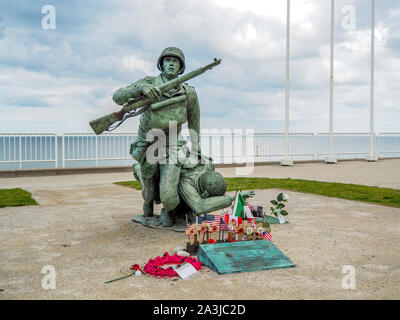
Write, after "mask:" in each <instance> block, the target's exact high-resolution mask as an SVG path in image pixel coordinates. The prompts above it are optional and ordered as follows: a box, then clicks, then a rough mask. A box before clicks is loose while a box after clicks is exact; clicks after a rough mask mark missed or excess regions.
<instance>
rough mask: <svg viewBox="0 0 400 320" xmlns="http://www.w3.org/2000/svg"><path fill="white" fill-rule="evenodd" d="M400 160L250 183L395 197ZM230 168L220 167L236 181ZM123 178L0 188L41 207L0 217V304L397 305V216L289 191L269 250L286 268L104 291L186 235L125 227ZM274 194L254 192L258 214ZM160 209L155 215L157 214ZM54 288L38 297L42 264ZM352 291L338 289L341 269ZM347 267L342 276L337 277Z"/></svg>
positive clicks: (136, 196)
mask: <svg viewBox="0 0 400 320" xmlns="http://www.w3.org/2000/svg"><path fill="white" fill-rule="evenodd" d="M399 168H400V159H394V160H380V161H378V162H376V163H368V162H364V161H348V162H339V163H338V164H335V165H328V164H325V163H308V164H295V165H294V166H293V167H281V166H279V165H269V166H262V167H255V168H254V172H252V173H251V176H258V177H271V178H286V177H290V178H301V179H309V180H321V181H337V182H345V183H356V184H365V185H376V186H382V187H390V188H395V189H400V170H399ZM235 170H236V169H235V168H221V169H219V171H220V172H221V173H223V174H224V175H225V176H235ZM131 179H132V175H131V174H130V173H114V174H113V173H104V174H81V175H66V176H48V177H46V176H43V177H18V178H0V188H12V187H21V188H24V189H26V190H28V191H30V192H32V195H33V197H34V198H35V199H36V200H37V201H38V202H39V205H38V206H25V207H9V208H1V209H0V299H400V248H399V240H400V209H398V208H390V207H384V206H379V205H371V204H366V203H360V202H354V201H349V200H341V199H334V198H325V197H322V196H317V195H311V194H303V193H298V192H292V191H287V192H286V193H287V194H288V195H289V196H290V200H289V203H288V211H289V216H288V220H289V222H290V223H289V224H285V225H273V226H272V232H271V233H272V237H273V242H274V243H275V244H276V245H277V246H278V248H280V249H281V250H282V251H283V252H284V253H285V254H286V255H287V256H288V257H289V258H290V259H291V260H292V261H293V262H294V263H295V264H296V267H295V268H290V269H277V270H269V271H257V272H250V273H240V274H230V275H219V274H217V273H215V272H213V271H212V270H210V269H208V268H207V267H203V268H202V270H201V272H200V274H199V275H198V276H197V277H196V278H194V279H191V280H187V281H183V280H181V279H176V278H172V279H169V278H168V279H156V278H153V277H149V276H142V277H131V278H128V279H124V280H121V281H117V282H113V283H110V284H104V281H106V280H110V279H113V278H116V277H119V276H122V275H125V274H127V273H128V272H129V267H130V265H132V264H134V263H138V264H139V265H140V266H141V267H143V266H144V264H145V263H146V262H147V261H148V260H149V259H150V258H154V257H156V256H158V255H162V254H163V253H164V252H165V251H168V252H170V253H171V252H172V249H173V248H174V247H176V246H179V245H184V243H185V235H184V234H182V233H176V232H173V231H167V230H159V229H150V228H146V227H143V226H142V225H138V224H134V223H132V222H131V217H132V216H133V215H136V214H139V213H141V206H142V199H141V194H140V192H139V191H136V190H133V189H129V188H125V187H122V186H118V185H114V184H113V182H116V181H126V180H131ZM280 191H281V190H277V189H269V190H256V195H255V197H254V198H253V200H251V203H253V204H259V205H267V204H268V203H269V200H271V199H273V198H274V197H275V196H276V194H277V193H279V192H280ZM160 208H161V207H160V206H158V207H157V208H156V210H157V211H159V210H160ZM48 265H50V266H53V267H54V268H55V271H56V289H54V290H51V289H50V290H45V289H43V288H42V280H43V278H44V277H45V274H42V273H41V271H42V268H43V267H44V266H48ZM345 266H352V267H350V268H353V267H354V269H353V270H355V289H344V288H343V284H345V285H346V283H348V282H347V281H346V279H347V278H346V277H348V276H349V273H348V271H346V270H349V269H346V268H349V267H345ZM343 268H344V269H343Z"/></svg>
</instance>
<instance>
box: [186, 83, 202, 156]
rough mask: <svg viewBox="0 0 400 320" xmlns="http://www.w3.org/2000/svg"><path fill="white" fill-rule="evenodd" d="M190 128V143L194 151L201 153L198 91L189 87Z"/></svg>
mask: <svg viewBox="0 0 400 320" xmlns="http://www.w3.org/2000/svg"><path fill="white" fill-rule="evenodd" d="M187 117H188V128H189V129H190V130H189V134H190V141H191V142H192V150H193V151H195V152H198V153H201V152H200V145H199V137H200V105H199V99H198V98H197V94H196V91H195V90H194V88H193V87H190V86H189V92H188V106H187Z"/></svg>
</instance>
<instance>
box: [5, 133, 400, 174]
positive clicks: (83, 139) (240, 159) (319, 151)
mask: <svg viewBox="0 0 400 320" xmlns="http://www.w3.org/2000/svg"><path fill="white" fill-rule="evenodd" d="M182 136H183V137H184V138H185V139H186V140H187V141H188V142H189V141H190V138H189V133H188V131H187V130H186V131H185V130H183V131H182ZM136 137H137V134H136V133H107V134H102V135H99V136H96V135H95V134H92V133H66V134H64V135H62V136H61V137H57V136H56V135H55V134H53V133H39V134H38V133H35V134H31V133H23V134H13V133H1V134H0V170H10V169H23V168H28V167H29V168H36V167H37V166H35V165H38V164H40V165H42V167H45V168H50V167H55V168H58V167H63V168H65V167H73V166H83V167H85V166H86V167H91V166H112V165H130V164H131V163H132V158H131V155H130V154H129V149H130V144H131V143H132V142H133V141H134V139H135V138H136ZM374 143H375V146H376V153H377V156H378V157H380V158H384V157H400V132H399V133H393V132H392V133H380V134H378V135H376V136H374ZM189 144H190V143H189ZM200 145H201V149H202V152H203V154H205V155H209V156H211V157H213V159H214V161H215V162H216V163H225V164H232V163H244V162H246V155H249V154H254V161H255V162H269V161H280V160H281V159H282V158H283V156H284V154H285V133H281V132H255V133H253V136H252V138H250V139H247V140H246V138H245V135H244V132H242V131H241V130H220V131H218V130H213V131H210V130H202V131H201V135H200ZM289 149H290V150H289V155H290V157H291V158H292V159H293V160H294V161H296V160H324V159H325V156H327V155H328V154H329V134H328V133H318V134H313V133H290V134H289ZM333 153H334V155H335V156H337V157H338V159H346V158H347V159H350V158H360V157H361V158H362V157H365V156H366V155H367V154H369V133H360V132H358V133H334V134H333ZM12 166H13V167H12Z"/></svg>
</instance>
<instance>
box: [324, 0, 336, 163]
mask: <svg viewBox="0 0 400 320" xmlns="http://www.w3.org/2000/svg"><path fill="white" fill-rule="evenodd" d="M334 55H335V0H331V67H330V91H329V156H327V157H326V158H325V162H326V163H336V162H337V158H336V157H335V156H334V155H333V77H334Z"/></svg>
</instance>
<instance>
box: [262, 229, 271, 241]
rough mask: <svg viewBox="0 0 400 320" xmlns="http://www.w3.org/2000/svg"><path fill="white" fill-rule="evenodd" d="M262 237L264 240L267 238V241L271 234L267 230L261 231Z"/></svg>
mask: <svg viewBox="0 0 400 320" xmlns="http://www.w3.org/2000/svg"><path fill="white" fill-rule="evenodd" d="M262 237H263V239H265V240H269V241H271V240H272V236H271V234H270V233H269V232H267V231H264V232H263V233H262Z"/></svg>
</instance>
